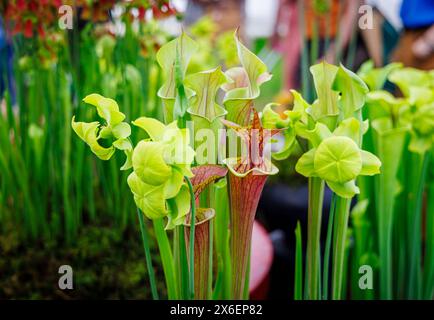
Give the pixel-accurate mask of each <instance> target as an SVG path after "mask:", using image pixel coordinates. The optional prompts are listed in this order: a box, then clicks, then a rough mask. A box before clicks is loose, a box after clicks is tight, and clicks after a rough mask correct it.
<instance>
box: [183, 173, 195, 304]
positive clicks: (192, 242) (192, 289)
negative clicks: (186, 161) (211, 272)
mask: <svg viewBox="0 0 434 320" xmlns="http://www.w3.org/2000/svg"><path fill="white" fill-rule="evenodd" d="M185 180H186V181H187V184H188V189H189V191H190V200H191V217H190V254H189V258H190V298H191V299H194V232H195V223H196V198H195V196H194V190H193V185H192V184H191V181H190V179H189V178H188V177H185Z"/></svg>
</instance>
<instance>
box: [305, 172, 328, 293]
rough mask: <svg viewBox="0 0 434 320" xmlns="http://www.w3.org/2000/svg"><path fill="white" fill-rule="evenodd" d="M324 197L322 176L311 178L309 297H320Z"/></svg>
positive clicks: (308, 260)
mask: <svg viewBox="0 0 434 320" xmlns="http://www.w3.org/2000/svg"><path fill="white" fill-rule="evenodd" d="M323 199H324V181H323V180H321V179H320V178H309V210H308V233H307V281H308V287H307V298H308V299H311V300H317V299H320V297H321V294H320V290H319V284H320V281H321V280H320V278H321V275H320V273H319V265H320V261H319V255H320V236H321V218H322V207H323Z"/></svg>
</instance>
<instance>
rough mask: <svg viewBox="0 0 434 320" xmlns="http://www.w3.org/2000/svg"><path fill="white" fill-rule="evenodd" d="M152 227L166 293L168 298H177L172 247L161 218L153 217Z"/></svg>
mask: <svg viewBox="0 0 434 320" xmlns="http://www.w3.org/2000/svg"><path fill="white" fill-rule="evenodd" d="M153 222H154V229H155V236H156V238H157V243H158V248H159V250H160V256H161V262H162V264H163V271H164V277H165V278H166V286H167V295H168V297H169V299H171V300H173V299H177V298H178V295H177V291H176V276H175V265H174V263H173V256H172V249H171V247H170V243H169V239H168V237H167V233H166V231H165V230H164V222H163V219H162V218H160V219H155V220H153Z"/></svg>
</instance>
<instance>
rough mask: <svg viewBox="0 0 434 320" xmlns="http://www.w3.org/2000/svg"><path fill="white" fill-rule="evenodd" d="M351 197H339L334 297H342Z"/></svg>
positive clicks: (335, 244)
mask: <svg viewBox="0 0 434 320" xmlns="http://www.w3.org/2000/svg"><path fill="white" fill-rule="evenodd" d="M350 205H351V199H345V198H342V197H337V199H336V220H335V225H334V231H335V234H334V248H333V274H332V299H333V300H340V299H342V289H343V288H342V283H343V274H344V259H345V243H346V240H347V229H348V217H349V214H350Z"/></svg>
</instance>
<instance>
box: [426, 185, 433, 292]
mask: <svg viewBox="0 0 434 320" xmlns="http://www.w3.org/2000/svg"><path fill="white" fill-rule="evenodd" d="M425 234H426V236H425V239H426V240H425V266H424V283H425V297H424V298H425V299H428V300H431V299H433V298H434V181H431V184H430V186H429V189H428V207H427V211H426V232H425Z"/></svg>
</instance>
